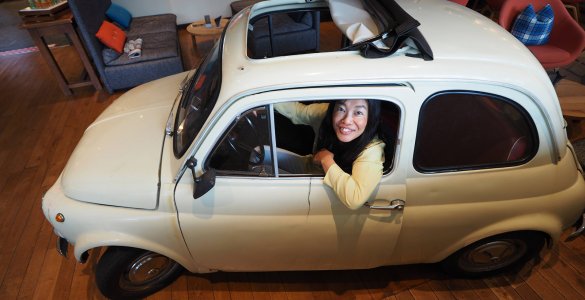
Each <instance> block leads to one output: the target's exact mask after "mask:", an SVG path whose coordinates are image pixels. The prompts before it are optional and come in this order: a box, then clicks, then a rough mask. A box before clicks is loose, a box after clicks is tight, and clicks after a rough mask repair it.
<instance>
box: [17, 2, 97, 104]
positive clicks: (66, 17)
mask: <svg viewBox="0 0 585 300" xmlns="http://www.w3.org/2000/svg"><path fill="white" fill-rule="evenodd" d="M64 3H65V4H66V3H67V2H64ZM25 10H29V11H32V12H33V13H32V14H31V13H30V12H29V14H23V13H22V12H23V11H25ZM25 10H21V11H20V12H21V16H22V20H23V23H22V27H23V28H25V29H27V30H28V32H29V33H30V35H31V37H32V39H33V41H34V43H35V45H36V46H37V47H38V48H39V51H40V52H41V55H42V56H43V59H44V60H45V61H46V62H47V64H48V65H49V68H50V69H51V71H52V72H53V74H54V75H55V77H56V78H57V82H58V84H59V87H60V88H61V90H62V91H63V93H65V95H67V96H70V95H71V94H72V91H71V89H72V88H77V87H83V86H88V85H93V86H94V87H95V89H96V90H98V91H99V90H101V89H102V86H101V83H100V81H99V79H98V76H97V74H96V72H95V70H94V68H93V66H92V64H91V61H90V60H89V58H88V56H87V53H86V52H85V48H84V46H83V44H82V43H81V40H80V39H79V36H78V35H77V32H76V31H75V28H74V21H73V15H72V14H71V11H70V10H69V9H66V10H63V11H59V14H57V13H50V14H44V15H43V14H42V13H41V12H43V11H51V9H41V10H34V9H32V10H31V9H30V8H28V9H25ZM31 16H34V17H31ZM57 34H64V35H65V36H66V37H67V38H68V39H69V40H70V41H71V43H72V44H73V47H74V48H75V50H76V51H77V53H78V54H79V57H80V58H81V62H82V63H83V66H84V68H85V72H86V73H87V75H88V79H87V80H84V81H80V82H73V83H70V82H68V81H67V79H66V78H65V75H64V74H63V71H62V69H61V68H60V67H59V64H58V63H57V61H56V60H55V57H54V56H53V53H52V52H51V50H50V49H49V47H48V45H47V44H46V42H45V39H44V37H45V36H50V35H57Z"/></svg>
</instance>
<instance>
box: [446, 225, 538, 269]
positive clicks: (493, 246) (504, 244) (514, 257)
mask: <svg viewBox="0 0 585 300" xmlns="http://www.w3.org/2000/svg"><path fill="white" fill-rule="evenodd" d="M544 241H545V237H544V235H543V234H540V233H537V232H530V231H521V232H512V233H505V234H500V235H496V236H493V237H489V238H486V239H483V240H480V241H477V242H475V243H473V244H471V245H469V246H467V247H465V248H463V249H461V250H459V251H457V252H455V253H454V254H452V255H451V256H449V257H447V258H446V259H445V260H444V261H442V262H441V267H442V268H443V270H444V271H445V272H447V273H449V274H450V275H452V276H456V277H470V278H477V277H485V276H490V275H493V274H496V273H500V272H503V271H506V270H509V269H511V268H514V267H517V266H520V265H523V264H524V263H526V262H527V261H528V260H529V259H531V258H533V257H534V256H536V255H537V254H539V253H540V250H541V249H542V246H543V245H544Z"/></svg>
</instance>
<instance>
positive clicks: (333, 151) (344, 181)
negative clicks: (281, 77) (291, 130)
mask: <svg viewBox="0 0 585 300" xmlns="http://www.w3.org/2000/svg"><path fill="white" fill-rule="evenodd" d="M275 108H276V110H277V111H278V112H280V113H281V114H283V115H285V116H286V117H288V118H289V119H290V120H291V121H292V122H293V123H294V124H304V125H311V126H312V127H313V129H314V130H315V132H316V133H318V135H317V141H316V148H315V149H314V150H316V151H314V155H309V156H306V159H307V160H311V161H312V162H313V164H316V165H317V166H320V167H321V168H322V169H323V171H324V172H325V181H324V183H325V184H326V185H327V186H329V187H330V188H332V189H333V191H334V192H335V194H336V195H337V197H338V198H339V200H341V202H342V203H343V204H344V205H345V206H347V207H348V208H351V209H358V208H360V207H361V206H363V204H364V203H365V202H366V201H367V200H368V199H369V198H370V196H371V195H372V193H373V192H374V189H375V188H376V186H377V185H378V183H379V182H380V178H382V172H383V163H384V146H385V144H384V142H382V141H381V140H379V139H378V137H377V134H378V124H379V120H380V103H379V102H378V101H377V100H369V99H368V100H364V99H352V100H337V101H334V102H331V103H319V104H311V105H303V104H300V103H298V102H289V103H281V104H278V105H275ZM303 165H310V164H307V163H306V162H305V163H303Z"/></svg>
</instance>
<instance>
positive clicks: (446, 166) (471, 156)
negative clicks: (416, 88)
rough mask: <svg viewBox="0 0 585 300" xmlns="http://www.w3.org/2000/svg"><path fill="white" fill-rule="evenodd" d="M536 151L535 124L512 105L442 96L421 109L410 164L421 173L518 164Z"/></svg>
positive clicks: (481, 97) (473, 96) (476, 96)
mask: <svg viewBox="0 0 585 300" xmlns="http://www.w3.org/2000/svg"><path fill="white" fill-rule="evenodd" d="M537 148H538V138H537V134H536V127H535V125H534V122H533V121H532V119H531V118H530V116H529V114H528V112H526V111H525V110H524V108H522V107H521V106H519V105H517V104H516V103H514V102H513V101H511V100H509V99H505V98H503V97H499V96H495V95H489V94H481V93H464V92H444V93H440V94H436V95H433V96H431V97H430V98H429V99H428V100H427V101H426V102H425V103H424V104H423V106H422V108H421V111H420V116H419V124H418V131H417V137H416V146H415V149H414V160H413V164H414V167H415V168H416V169H417V170H419V171H422V172H436V171H454V170H466V169H481V168H490V167H499V166H510V165H518V164H522V163H524V162H527V161H528V160H530V159H531V158H532V157H533V156H534V155H535V154H536V151H537Z"/></svg>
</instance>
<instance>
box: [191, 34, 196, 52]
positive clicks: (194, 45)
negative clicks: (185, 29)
mask: <svg viewBox="0 0 585 300" xmlns="http://www.w3.org/2000/svg"><path fill="white" fill-rule="evenodd" d="M191 43H192V46H193V50H195V51H197V39H196V38H195V35H194V34H192V35H191Z"/></svg>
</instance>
